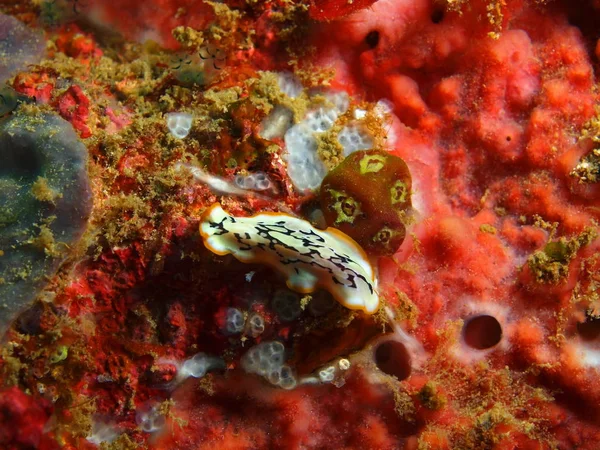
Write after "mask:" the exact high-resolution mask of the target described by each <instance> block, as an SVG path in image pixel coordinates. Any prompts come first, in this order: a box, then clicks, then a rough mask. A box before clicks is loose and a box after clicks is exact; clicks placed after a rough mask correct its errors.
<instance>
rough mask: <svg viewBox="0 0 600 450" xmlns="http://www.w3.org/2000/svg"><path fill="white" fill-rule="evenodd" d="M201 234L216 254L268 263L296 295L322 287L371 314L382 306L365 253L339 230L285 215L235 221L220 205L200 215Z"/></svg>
mask: <svg viewBox="0 0 600 450" xmlns="http://www.w3.org/2000/svg"><path fill="white" fill-rule="evenodd" d="M200 234H201V235H202V238H203V240H204V245H205V246H206V248H208V249H209V250H210V251H212V252H213V253H216V254H218V255H227V254H231V255H233V256H234V257H235V258H237V259H238V260H239V261H242V262H246V263H261V264H267V265H269V266H271V267H273V268H274V269H276V270H277V271H279V272H280V273H282V274H283V275H284V276H285V277H286V278H287V285H288V287H289V288H290V289H293V290H295V291H297V292H300V293H303V294H306V293H310V292H313V291H314V290H315V289H317V288H318V287H322V288H324V289H326V290H328V291H329V292H330V293H331V295H333V297H334V298H335V299H336V300H337V301H338V302H340V303H341V304H342V305H344V306H345V307H347V308H350V309H358V310H362V311H364V312H366V313H368V314H373V313H374V312H376V311H377V309H378V308H379V296H378V294H377V282H376V279H375V273H374V270H373V267H372V266H371V264H370V263H369V260H368V258H367V255H366V254H365V252H364V250H363V249H362V248H361V247H360V246H359V245H358V244H357V243H356V242H355V241H354V240H353V239H352V238H350V237H349V236H347V235H346V234H344V233H342V232H341V231H339V230H336V229H334V228H328V229H327V230H318V229H316V228H315V227H313V226H312V225H311V224H310V223H309V222H307V221H306V220H302V219H299V218H297V217H293V216H290V215H288V214H283V213H261V214H257V215H255V216H252V217H233V216H231V215H229V214H227V213H226V212H225V211H224V210H223V208H221V205H220V204H218V203H217V204H214V205H212V206H211V207H210V208H209V209H208V210H207V211H206V212H205V213H204V214H203V215H202V220H201V223H200Z"/></svg>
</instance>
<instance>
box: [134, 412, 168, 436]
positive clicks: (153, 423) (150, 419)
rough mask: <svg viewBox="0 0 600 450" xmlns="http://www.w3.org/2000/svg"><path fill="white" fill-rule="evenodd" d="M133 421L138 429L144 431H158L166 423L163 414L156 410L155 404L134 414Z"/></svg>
mask: <svg viewBox="0 0 600 450" xmlns="http://www.w3.org/2000/svg"><path fill="white" fill-rule="evenodd" d="M135 421H136V423H137V424H138V426H139V427H140V429H141V430H142V431H145V432H146V433H154V432H155V431H159V430H161V429H162V428H163V427H164V426H165V423H166V419H165V416H164V414H162V413H161V412H160V411H158V409H157V407H156V405H154V406H153V407H152V408H150V409H149V410H141V411H138V412H137V413H136V415H135Z"/></svg>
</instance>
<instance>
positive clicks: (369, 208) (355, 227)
mask: <svg viewBox="0 0 600 450" xmlns="http://www.w3.org/2000/svg"><path fill="white" fill-rule="evenodd" d="M411 185H412V179H411V176H410V172H409V170H408V166H407V165H406V163H405V162H404V161H403V160H402V159H401V158H399V157H397V156H394V155H392V154H390V153H388V152H386V151H383V150H368V151H358V152H354V153H352V154H351V155H350V156H348V157H347V158H346V159H345V160H344V161H342V163H341V164H340V165H338V166H337V167H336V168H335V169H334V170H332V171H331V172H329V173H328V174H327V176H326V177H325V179H324V180H323V184H322V185H321V191H320V199H321V209H322V210H323V214H324V216H325V220H326V221H327V224H328V225H329V226H333V227H335V228H337V229H339V230H341V231H343V232H344V233H346V234H347V235H349V236H350V237H352V238H353V239H354V240H355V241H356V242H358V243H359V244H360V245H361V246H362V247H363V248H364V249H365V250H367V251H369V252H371V253H374V254H380V255H385V254H388V255H389V254H392V253H394V252H395V251H396V250H397V249H398V247H399V246H400V244H402V241H403V240H404V237H405V235H406V225H407V223H408V222H409V219H410V217H409V214H410V211H411V205H412V203H411Z"/></svg>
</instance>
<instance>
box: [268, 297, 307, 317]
mask: <svg viewBox="0 0 600 450" xmlns="http://www.w3.org/2000/svg"><path fill="white" fill-rule="evenodd" d="M271 306H272V308H273V310H274V311H275V314H277V317H279V320H281V321H282V322H291V321H293V320H296V319H297V318H298V317H300V315H301V314H302V308H301V306H300V296H299V295H298V294H297V293H295V292H293V291H290V290H287V289H280V290H278V291H277V292H276V293H275V295H274V296H273V300H272V302H271Z"/></svg>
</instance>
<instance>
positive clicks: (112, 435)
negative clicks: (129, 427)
mask: <svg viewBox="0 0 600 450" xmlns="http://www.w3.org/2000/svg"><path fill="white" fill-rule="evenodd" d="M118 436H119V430H118V428H117V427H115V426H114V425H112V424H109V423H105V422H102V421H98V420H94V421H93V422H92V429H91V431H90V435H89V436H88V437H87V438H86V440H87V441H88V442H90V443H92V444H94V445H100V444H103V443H106V444H110V443H111V442H113V441H114V440H115V439H116V438H117V437H118Z"/></svg>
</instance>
